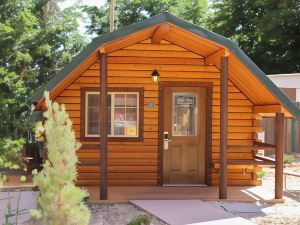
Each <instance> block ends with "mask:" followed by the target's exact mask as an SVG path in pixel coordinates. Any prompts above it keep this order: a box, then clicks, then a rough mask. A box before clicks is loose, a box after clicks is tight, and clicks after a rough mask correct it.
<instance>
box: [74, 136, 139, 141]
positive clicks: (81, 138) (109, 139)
mask: <svg viewBox="0 0 300 225" xmlns="http://www.w3.org/2000/svg"><path fill="white" fill-rule="evenodd" d="M99 140H100V137H80V141H95V142H96V141H99ZM107 140H108V141H110V142H142V141H143V140H144V137H143V136H140V137H107Z"/></svg>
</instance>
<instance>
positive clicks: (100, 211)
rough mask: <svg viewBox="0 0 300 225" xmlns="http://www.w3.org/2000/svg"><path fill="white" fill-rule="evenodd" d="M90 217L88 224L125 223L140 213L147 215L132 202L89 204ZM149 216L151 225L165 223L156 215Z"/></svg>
mask: <svg viewBox="0 0 300 225" xmlns="http://www.w3.org/2000/svg"><path fill="white" fill-rule="evenodd" d="M90 209H91V212H92V215H93V216H92V219H91V222H90V225H98V224H99V225H100V224H101V225H102V224H103V225H126V224H127V223H129V222H130V221H131V220H133V219H134V218H136V217H137V216H140V215H149V214H147V213H146V212H144V211H142V210H140V209H138V208H137V207H135V206H134V205H132V204H102V205H90ZM149 216H150V217H151V225H165V223H163V222H162V221H160V220H158V219H157V218H156V217H153V216H151V215H149Z"/></svg>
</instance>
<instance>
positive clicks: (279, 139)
mask: <svg viewBox="0 0 300 225" xmlns="http://www.w3.org/2000/svg"><path fill="white" fill-rule="evenodd" d="M283 132H284V114H283V113H276V152H275V199H282V197H283V153H284V133H283Z"/></svg>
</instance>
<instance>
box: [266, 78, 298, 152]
mask: <svg viewBox="0 0 300 225" xmlns="http://www.w3.org/2000/svg"><path fill="white" fill-rule="evenodd" d="M268 77H269V78H270V79H271V80H272V81H273V83H274V84H276V86H277V87H279V88H280V89H281V90H282V91H283V92H284V93H285V94H286V95H287V96H288V97H289V98H290V100H291V101H292V102H294V104H296V105H297V106H298V107H299V108H300V73H292V74H274V75H268ZM285 120H286V122H285V134H286V135H285V152H286V153H292V152H299V153H300V119H299V118H298V121H297V120H296V119H292V118H286V119H285ZM274 123H275V121H274V118H272V117H269V118H268V117H264V118H263V120H262V123H261V124H262V126H263V129H264V141H265V142H267V143H275V140H274V139H275V136H274V135H275V133H274V132H275V129H274V128H275V125H274ZM266 153H267V154H268V152H266ZM270 154H272V152H271V153H270Z"/></svg>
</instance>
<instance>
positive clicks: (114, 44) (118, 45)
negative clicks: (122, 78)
mask: <svg viewBox="0 0 300 225" xmlns="http://www.w3.org/2000/svg"><path fill="white" fill-rule="evenodd" d="M159 27H160V25H156V26H152V27H150V28H147V29H144V30H141V31H139V32H135V33H132V34H130V35H127V36H124V37H121V38H119V39H117V40H113V41H110V42H107V43H105V44H103V45H101V46H100V47H99V48H98V50H99V51H102V52H106V53H111V52H114V51H117V50H119V49H122V48H126V47H128V46H130V45H133V44H135V43H138V42H141V41H144V40H146V39H149V38H152V36H153V34H154V33H155V31H156V30H157V28H159Z"/></svg>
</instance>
